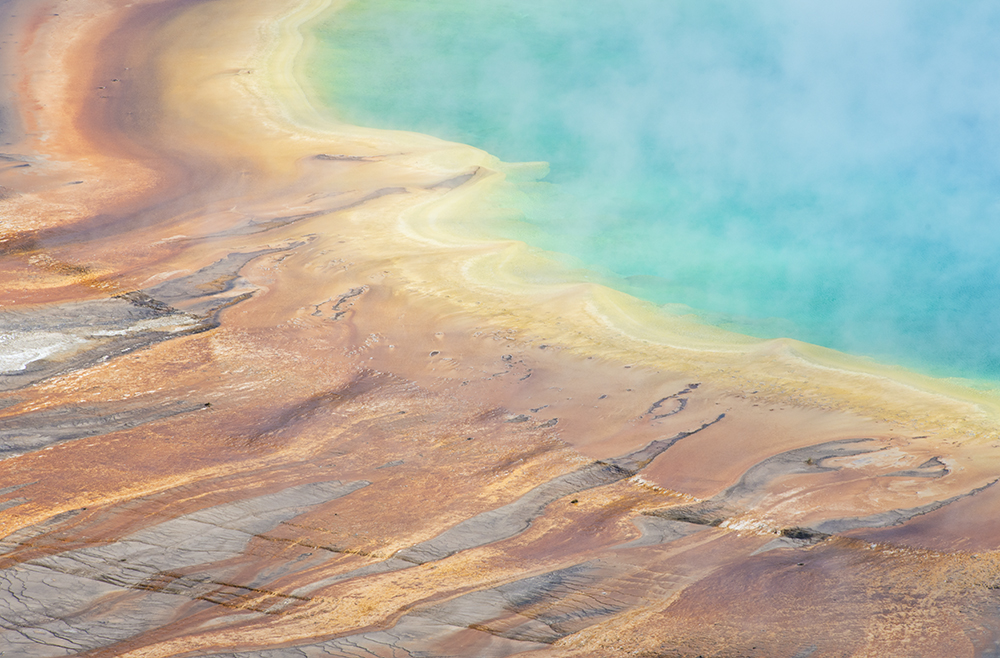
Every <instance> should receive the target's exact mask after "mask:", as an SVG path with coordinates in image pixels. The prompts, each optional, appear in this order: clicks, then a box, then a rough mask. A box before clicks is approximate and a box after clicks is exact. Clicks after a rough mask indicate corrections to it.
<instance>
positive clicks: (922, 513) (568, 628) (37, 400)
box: [0, 0, 1000, 657]
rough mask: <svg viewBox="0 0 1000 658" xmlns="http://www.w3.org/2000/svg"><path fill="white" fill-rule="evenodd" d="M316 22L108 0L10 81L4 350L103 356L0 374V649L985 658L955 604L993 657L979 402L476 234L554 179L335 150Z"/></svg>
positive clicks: (396, 149) (43, 37)
mask: <svg viewBox="0 0 1000 658" xmlns="http://www.w3.org/2000/svg"><path fill="white" fill-rule="evenodd" d="M329 6H333V5H331V4H330V3H328V2H326V1H325V0H317V1H316V2H310V3H301V2H298V1H297V0H287V2H284V3H281V4H277V3H274V2H270V1H265V0H243V1H242V2H240V3H237V2H235V0H215V1H213V2H210V3H209V2H200V1H195V0H191V1H187V0H177V1H171V2H138V3H123V2H115V1H112V0H86V2H83V3H79V4H77V5H74V6H73V7H60V11H59V14H60V16H59V17H58V20H57V19H56V17H53V16H48V17H47V18H45V20H43V21H42V22H41V23H40V24H39V27H38V29H37V31H36V32H34V33H33V34H34V39H35V40H36V41H35V42H34V43H35V44H36V45H35V46H34V48H35V50H34V51H32V53H33V54H32V57H28V58H26V59H21V60H19V61H20V62H21V65H20V66H21V68H20V74H19V75H20V76H21V77H20V81H21V82H22V87H20V89H23V92H22V95H21V103H22V111H23V112H25V113H26V116H27V120H26V121H25V124H26V125H27V126H28V127H29V129H28V130H27V131H26V142H25V143H26V144H28V145H29V146H30V147H31V148H32V149H33V150H34V152H35V153H36V154H38V157H39V162H40V163H41V162H44V166H43V165H42V164H40V165H39V166H38V167H37V168H31V174H30V176H29V175H28V174H27V173H25V172H24V171H23V170H22V171H5V172H0V185H3V186H5V187H10V188H11V189H15V190H17V191H18V194H19V195H20V196H17V197H14V198H13V199H12V200H9V199H5V200H3V201H4V202H7V203H9V205H8V207H6V208H5V209H4V217H5V219H8V218H9V220H10V221H9V223H8V224H7V225H6V226H5V230H6V232H5V233H4V234H3V235H2V236H0V247H2V252H0V254H2V259H0V279H2V280H3V281H4V283H5V285H6V284H9V285H8V288H7V290H6V291H5V292H4V293H2V294H0V297H2V299H0V326H7V327H13V326H14V324H15V322H14V320H12V318H15V319H16V323H17V328H18V331H23V332H27V333H32V332H35V333H37V334H38V336H37V337H38V340H40V341H42V340H43V339H46V338H45V336H42V335H41V334H43V333H45V332H46V331H48V333H51V334H58V335H62V336H63V337H72V338H73V339H74V340H77V341H78V342H76V343H74V344H73V345H72V346H71V347H67V348H66V349H65V351H61V352H56V353H49V356H48V357H47V358H41V359H36V360H34V361H31V362H28V363H25V364H24V365H25V366H26V367H25V368H24V369H23V370H20V369H18V370H17V371H16V372H14V371H11V372H4V373H2V377H3V381H4V382H5V383H7V384H10V385H9V386H6V387H4V388H2V389H0V443H2V445H3V446H4V452H3V453H0V571H3V572H4V575H5V581H4V582H17V583H20V584H22V585H23V587H21V589H19V590H18V591H17V592H16V595H15V593H13V590H11V592H7V593H8V594H10V596H12V597H13V599H15V600H17V601H18V602H19V603H20V604H23V605H24V606H25V609H26V610H28V611H29V612H30V615H32V616H31V618H30V619H29V618H28V616H24V619H25V620H27V621H24V622H23V624H22V622H21V621H17V622H15V624H22V625H23V626H24V627H25V628H27V627H29V626H30V628H31V629H32V631H31V632H32V633H37V634H38V637H40V638H42V641H41V642H40V643H35V640H32V639H30V638H28V637H27V636H26V635H24V634H23V633H19V632H18V631H17V629H15V630H13V631H10V632H9V633H8V632H4V631H2V630H0V648H2V647H3V646H5V645H4V644H2V643H7V645H6V646H8V647H10V650H11V651H12V652H24V651H28V650H29V649H31V650H32V651H33V650H36V649H37V650H38V651H43V650H44V647H46V646H48V645H47V644H45V642H47V641H49V640H47V639H46V638H50V636H48V635H44V634H45V633H51V634H52V637H70V638H75V639H74V640H73V641H74V642H76V641H80V642H91V643H92V644H81V645H79V646H77V645H74V646H73V647H72V649H73V650H76V651H80V652H83V651H89V652H91V655H94V656H104V655H107V656H110V655H115V656H144V657H150V656H172V655H199V656H207V655H213V654H215V653H218V652H230V653H231V652H233V651H244V650H245V651H248V652H252V653H251V655H254V656H261V657H263V656H266V655H268V654H267V653H266V651H267V650H269V649H274V648H280V647H291V646H295V647H313V648H314V649H315V650H316V651H317V652H318V651H327V652H329V653H333V654H336V652H338V651H339V652H346V651H349V650H352V649H351V647H358V646H361V647H365V648H366V650H369V651H372V652H375V651H381V650H386V647H390V648H392V650H395V649H396V648H397V645H398V647H399V648H400V650H406V651H410V652H420V651H422V652H425V653H428V654H430V655H455V656H459V655H476V654H477V653H481V654H484V653H485V654H493V655H503V656H506V655H515V654H520V653H529V652H530V655H537V656H553V657H554V656H577V655H580V656H583V655H594V653H595V651H600V652H601V654H602V655H619V654H621V653H627V652H631V651H639V650H643V651H650V652H656V651H660V652H662V651H666V650H673V649H675V648H676V649H677V650H678V651H680V650H681V649H683V650H685V651H700V652H701V653H705V654H709V653H711V652H716V653H717V652H718V651H719V650H731V651H732V652H744V653H745V652H746V651H748V650H749V649H750V647H751V646H753V647H759V648H760V649H761V650H763V651H765V652H769V655H785V654H788V655H791V654H792V653H795V652H797V651H800V650H804V648H808V647H809V646H810V643H811V644H812V645H815V646H816V647H819V648H818V649H817V651H818V652H819V653H817V654H815V655H842V654H843V653H845V652H849V653H851V654H852V655H858V656H863V655H879V651H882V654H883V655H884V653H885V652H884V649H886V647H891V646H893V644H892V642H894V641H895V640H894V639H893V638H895V637H896V635H894V634H893V633H895V632H897V631H898V632H899V633H903V634H904V635H906V634H908V635H906V636H907V637H910V638H912V639H913V641H914V642H923V644H922V645H921V646H925V647H928V649H927V650H928V651H929V652H931V653H928V654H927V655H933V652H935V651H936V652H937V653H938V655H956V656H958V655H963V656H964V655H969V656H971V655H974V654H973V653H972V650H971V649H969V647H973V645H974V644H975V642H977V641H978V640H976V639H975V638H971V639H970V638H965V636H962V637H961V638H959V639H960V640H961V641H963V642H965V644H962V645H961V646H960V647H959V648H958V649H955V647H956V646H958V645H956V644H954V643H955V642H958V641H959V639H955V637H958V636H955V637H951V638H942V637H941V636H940V634H939V633H937V632H936V631H935V629H938V628H939V625H937V620H938V619H939V617H936V616H934V615H939V614H948V615H954V616H955V617H956V618H957V619H960V620H961V622H962V623H964V624H966V625H967V626H968V627H973V626H974V627H976V628H980V627H981V628H985V629H992V628H993V626H992V625H991V624H993V621H992V618H991V617H990V615H989V614H988V613H986V612H983V613H981V614H980V613H978V612H969V610H970V609H972V608H975V609H976V610H978V608H976V606H977V605H980V604H981V605H982V606H983V607H982V609H983V610H986V608H987V607H988V603H989V601H990V598H989V597H990V591H991V590H990V589H989V588H990V587H991V586H992V585H991V583H993V582H994V580H995V576H994V573H1000V550H998V547H1000V529H992V528H988V527H980V525H981V524H979V523H978V522H977V520H978V519H981V518H983V515H984V514H988V513H991V512H990V511H991V510H992V509H995V507H996V505H998V504H1000V502H998V500H997V496H998V495H1000V487H995V486H993V483H994V482H996V477H997V473H998V472H1000V451H998V450H997V449H996V447H997V446H996V445H995V444H990V442H991V441H994V440H995V437H996V424H995V418H996V415H997V412H996V407H995V401H994V400H993V398H992V397H991V396H990V395H987V394H978V393H976V394H969V395H968V396H967V397H968V398H969V399H967V400H962V399H958V398H956V399H952V398H949V397H946V395H945V391H948V390H949V388H948V386H949V384H948V383H946V382H945V383H942V382H930V383H929V384H928V386H929V387H930V389H931V390H924V389H922V388H921V386H924V385H925V384H926V382H925V380H924V379H921V378H920V377H919V376H915V375H906V376H905V377H902V378H901V379H903V381H895V380H892V379H890V378H888V377H886V376H885V374H884V373H885V371H886V369H885V368H884V367H881V366H877V365H876V366H871V369H872V370H873V372H865V371H864V370H865V368H864V367H862V368H861V369H860V371H857V370H855V371H851V370H847V369H844V368H843V367H842V365H843V361H844V360H845V359H847V357H845V356H843V355H838V354H836V353H832V352H830V351H824V350H822V349H820V348H814V347H812V346H807V345H805V344H801V343H796V342H794V341H768V342H757V341H750V340H749V339H746V340H745V339H743V338H738V337H734V336H733V335H730V334H726V333H724V332H721V331H718V330H714V329H710V328H708V329H706V328H705V327H702V326H701V325H698V324H696V323H694V322H692V321H690V320H689V319H687V318H683V317H672V316H669V315H664V314H663V313H662V312H661V311H660V310H659V309H658V308H657V307H655V305H652V304H647V303H643V302H639V301H637V300H635V299H634V298H631V297H629V296H627V295H625V294H623V293H619V292H616V291H614V290H612V289H610V288H606V287H603V286H601V285H599V284H596V283H591V282H588V281H587V280H586V279H585V277H586V274H581V273H580V272H576V271H572V270H566V269H565V267H564V266H563V265H561V264H559V263H558V262H556V260H554V259H553V258H552V256H551V255H550V254H546V253H544V252H540V251H539V250H535V249H531V248H529V247H526V246H525V245H524V244H523V243H518V242H515V241H509V240H508V241H497V240H493V239H490V237H489V227H490V226H491V223H490V222H493V221H497V222H502V221H505V217H504V215H503V214H502V213H498V215H497V216H495V217H488V218H484V221H483V222H482V224H479V226H485V227H486V228H477V229H476V231H475V233H474V235H473V236H471V237H470V236H469V235H468V233H467V232H464V231H462V230H461V227H460V226H459V223H460V222H461V220H462V218H463V215H464V213H467V212H468V208H469V207H470V204H471V203H472V201H473V200H474V199H477V198H480V195H481V194H483V193H484V190H486V191H489V190H495V189H497V188H503V186H504V185H507V184H508V183H506V182H505V181H506V180H507V179H508V177H510V178H514V177H517V176H531V175H533V174H532V171H531V170H532V165H516V164H514V165H512V164H506V163H501V162H499V161H498V160H497V159H496V158H493V157H492V156H490V155H488V154H486V153H484V152H482V151H480V150H477V149H474V148H472V147H468V146H463V145H460V144H452V143H447V142H442V141H441V140H437V139H434V138H431V137H427V136H424V135H418V134H413V133H401V132H389V131H377V130H371V129H364V128H356V127H351V126H342V125H332V124H327V123H325V122H323V121H322V120H321V119H320V117H319V116H318V114H316V113H314V111H313V109H312V108H311V107H310V106H309V104H308V102H307V96H306V95H305V92H304V91H303V90H302V89H301V88H300V87H299V86H298V82H297V81H296V80H295V78H294V65H295V62H296V61H297V60H296V58H297V57H298V56H299V55H298V53H300V52H301V48H303V47H308V44H307V40H306V39H305V38H304V37H302V36H301V35H299V36H295V35H296V34H299V33H298V30H299V29H300V28H301V26H302V25H303V24H304V22H306V21H308V20H309V19H310V18H311V17H313V16H315V15H317V12H318V11H321V10H323V9H324V8H326V7H329ZM39 10H40V11H42V12H43V13H44V11H45V7H41V8H39ZM53 13H54V12H53ZM112 35H114V36H112ZM54 44H60V48H58V49H57V48H54ZM125 61H128V62H135V63H136V66H135V67H131V66H130V67H129V75H130V76H132V78H135V80H136V83H135V84H132V83H131V82H130V80H131V79H132V78H130V77H128V76H126V75H124V74H118V73H114V72H113V71H114V70H116V69H115V67H118V68H119V69H120V68H122V67H124V66H125V63H124V62H125ZM41 63H45V65H46V67H47V69H42V70H46V71H47V72H45V73H44V74H42V73H33V71H35V70H36V68H38V67H39V66H40V64H41ZM71 64H72V65H71ZM89 71H92V72H93V74H92V75H93V76H96V77H91V75H90V74H87V72H89ZM119 75H120V77H119ZM112 76H114V77H112ZM104 77H110V80H108V81H107V83H104V82H101V84H95V80H97V81H99V80H102V79H103V78H104ZM116 79H117V82H116V81H115V80H116ZM123 82H125V83H127V84H126V85H123V88H122V90H121V91H120V92H117V93H118V94H119V95H118V96H116V99H115V101H114V102H115V104H114V106H113V107H112V108H109V107H107V104H103V105H102V104H101V102H102V101H103V100H108V99H101V98H100V97H101V96H102V95H109V94H102V93H99V91H98V88H99V87H101V86H104V87H106V88H107V87H109V86H112V85H117V84H121V83H123ZM102 91H103V90H102ZM42 97H45V98H46V99H48V102H47V103H39V102H38V99H40V98H42ZM130 113H135V114H138V115H139V116H138V117H136V116H134V115H130ZM42 136H44V137H45V139H44V140H43V139H42ZM535 167H536V168H537V165H535ZM78 179H82V180H84V181H85V182H84V183H79V184H71V183H73V182H74V181H76V180H78ZM526 273H527V274H526ZM15 283H16V285H15ZM4 323H6V324H4ZM661 325H666V326H665V328H663V327H662V326H661ZM3 333H4V331H3V330H0V334H3ZM33 335H34V334H33ZM671 337H673V338H671ZM677 337H680V338H677ZM46 340H47V339H46ZM734 341H735V342H736V344H735V345H734V344H733V342H734ZM0 349H3V343H2V342H0ZM851 363H852V364H853V363H854V362H853V361H851ZM862 365H863V364H862ZM859 367H860V366H859ZM865 367H867V366H865ZM893 372H895V371H893ZM15 379H16V381H15ZM935 386H940V388H938V389H934V387H935ZM963 395H964V394H963ZM966 433H968V434H966ZM3 457H6V458H3ZM716 521H718V522H717V523H716ZM828 530H829V532H827V531H828ZM81 565H82V566H81ZM914 574H917V575H916V576H914ZM922 574H923V575H927V578H928V579H929V580H928V582H931V581H932V582H934V583H935V588H936V589H935V591H934V594H935V595H934V597H924V598H921V597H919V596H916V594H915V592H918V590H920V588H921V587H923V585H920V584H919V583H918V584H914V582H913V581H914V579H916V580H918V581H919V580H920V577H921V575H922ZM52 583H56V584H55V585H53V584H52ZM95 583H96V584H95ZM817 583H820V585H817ZM51 591H58V592H62V593H70V594H72V596H70V595H69V594H65V595H63V596H64V598H61V599H57V598H53V595H52V594H51ZM817 592H820V593H823V592H834V593H835V594H836V596H834V595H833V594H831V595H830V596H829V597H827V598H823V597H826V594H822V595H821V599H822V600H821V601H819V602H817V601H816V597H817ZM609 593H610V594H609ZM3 598H4V597H3V596H0V599H3ZM497 601H501V602H503V603H497ZM512 601H513V602H514V603H512ZM914 601H916V602H914ZM970 601H972V603H971V604H970ZM901 609H902V610H903V611H904V612H906V613H907V614H911V613H912V621H907V622H906V623H899V622H898V619H897V618H896V617H895V615H897V614H899V610H901ZM788 610H796V611H798V610H810V611H811V612H810V613H809V618H808V619H807V620H806V621H805V622H804V623H802V622H800V623H790V621H789V619H788V618H787V611H788ZM124 611H127V613H126V612H124ZM932 613H933V614H932ZM27 614H28V613H25V615H27ZM796 614H798V613H796ZM20 619H22V618H21V617H18V620H20ZM67 620H68V621H67ZM733 620H739V623H735V622H734V621H733ZM67 624H68V626H66V625H67ZM734 624H735V625H734ZM740 624H745V625H744V626H741V625H740ZM886 626H888V627H891V628H892V629H894V630H893V633H889V632H885V631H884V628H885V627H886ZM66 628H69V630H68V631H67V630H66ZM706 629H707V630H706ZM755 629H756V630H755ZM760 629H764V630H766V636H765V635H763V634H762V633H761V632H759V631H760ZM98 631H99V632H98ZM983 632H984V633H986V634H989V633H993V632H994V631H986V630H984V631H983ZM394 633H395V634H396V635H393V634H394ZM993 636H995V637H1000V628H997V629H995V633H994V635H993ZM993 636H991V637H993ZM977 637H978V636H977ZM81 638H83V639H81ZM393 638H395V639H393ZM67 641H68V640H67ZM949 642H950V643H951V644H949ZM39 647H41V648H39ZM694 655H697V654H694Z"/></svg>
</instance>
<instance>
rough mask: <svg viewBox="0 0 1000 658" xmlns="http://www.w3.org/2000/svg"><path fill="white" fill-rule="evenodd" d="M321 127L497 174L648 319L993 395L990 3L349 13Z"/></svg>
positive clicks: (323, 44) (319, 29)
mask: <svg viewBox="0 0 1000 658" xmlns="http://www.w3.org/2000/svg"><path fill="white" fill-rule="evenodd" d="M315 34H316V35H317V36H318V37H319V42H320V43H319V47H318V48H317V49H316V51H315V53H314V55H313V56H312V59H311V60H310V61H309V62H308V63H307V76H308V78H309V79H310V81H311V82H312V83H313V85H314V86H315V88H316V89H317V90H318V94H319V96H320V98H321V99H322V101H323V103H324V104H325V105H326V106H327V107H328V108H329V111H330V112H331V113H332V114H334V115H336V116H337V117H339V118H341V119H343V120H346V121H349V122H352V123H356V124H360V125H367V126H373V127H381V128H395V129H404V130H413V131H419V132H423V133H428V134H432V135H436V136H439V137H443V138H445V139H450V140H455V141H459V142H464V143H468V144H472V145H475V146H477V147H480V148H483V149H485V150H486V151H489V152H490V153H492V154H494V155H497V156H498V157H500V158H501V159H504V160H506V161H511V162H517V161H535V160H544V161H548V162H549V163H551V173H550V175H549V176H548V178H547V179H546V181H548V182H550V183H552V185H549V186H543V187H542V188H541V189H533V191H532V199H533V200H532V201H531V203H529V204H526V207H524V208H522V211H523V213H524V218H523V219H524V221H525V222H527V223H528V224H530V225H531V226H533V227H534V230H533V231H532V232H530V235H531V236H532V237H531V240H532V241H533V242H534V243H535V244H536V245H537V246H540V247H543V248H546V249H551V250H555V251H560V252H564V253H568V254H571V255H572V256H575V257H577V258H579V259H581V260H582V261H584V262H585V263H588V264H590V265H592V266H593V267H594V268H596V269H599V270H602V271H610V272H613V273H615V274H616V275H618V276H619V277H621V278H620V279H619V280H618V281H617V283H616V285H617V286H618V287H620V288H622V289H625V290H628V291H629V292H632V293H634V294H637V295H639V296H642V297H645V298H647V299H650V300H653V301H656V302H658V303H678V304H685V305H688V306H690V307H692V308H693V309H696V310H697V311H698V312H699V314H700V315H701V316H702V317H703V319H704V320H705V321H707V322H711V323H714V324H718V325H721V326H725V327H727V328H731V329H736V330H738V331H742V332H744V333H750V334H753V335H757V336H761V337H777V336H790V337H794V338H798V339H801V340H805V341H809V342H812V343H817V344H820V345H824V346H827V347H832V348H835V349H839V350H843V351H847V352H851V353H855V354H863V355H869V356H873V357H875V358H878V359H879V360H882V361H886V362H890V363H897V364H902V365H906V366H910V367H915V368H918V369H920V370H922V371H925V372H929V373H931V374H937V375H953V376H964V377H972V378H982V379H989V380H994V381H997V380H1000V331H998V327H1000V276H998V265H1000V82H998V79H997V76H998V75H1000V39H998V38H997V37H996V35H997V34H1000V4H998V3H993V2H983V1H980V0H966V1H964V2H962V3H954V2H943V1H938V0H934V1H921V0H909V1H906V2H893V1H891V0H883V1H882V2H879V3H867V2H854V1H842V2H837V3H830V2H810V1H808V0H796V1H782V0H771V1H770V2H766V3H750V2H714V1H711V0H699V1H697V2H692V1H688V0H620V1H619V2H615V3H611V2H607V0H572V1H570V0H565V1H560V0H546V1H545V2H538V1H537V0H534V1H528V0H489V1H486V0H462V1H461V2H455V1H454V0H420V1H419V2H417V1H413V0H354V2H353V3H351V4H349V5H348V6H347V8H346V9H344V10H342V11H340V12H338V13H335V14H333V15H331V16H330V17H328V18H326V19H325V20H323V21H321V22H320V23H318V24H317V25H316V26H315Z"/></svg>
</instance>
